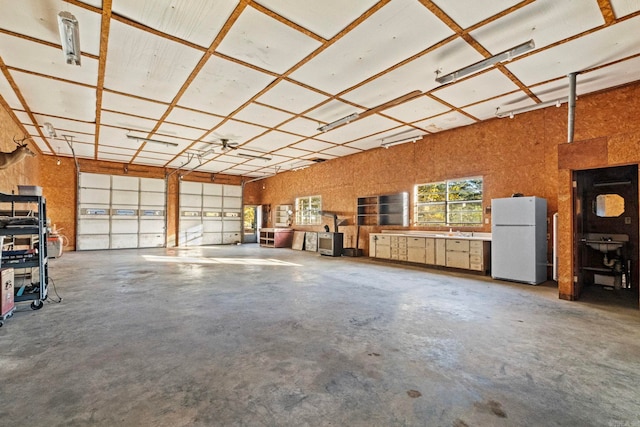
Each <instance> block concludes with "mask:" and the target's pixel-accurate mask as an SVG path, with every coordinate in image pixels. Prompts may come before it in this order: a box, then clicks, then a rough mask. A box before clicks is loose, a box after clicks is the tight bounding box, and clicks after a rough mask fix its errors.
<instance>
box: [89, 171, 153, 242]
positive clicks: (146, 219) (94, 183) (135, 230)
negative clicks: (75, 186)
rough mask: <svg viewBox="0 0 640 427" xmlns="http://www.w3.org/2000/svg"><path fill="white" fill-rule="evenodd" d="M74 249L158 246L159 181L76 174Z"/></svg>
mask: <svg viewBox="0 0 640 427" xmlns="http://www.w3.org/2000/svg"><path fill="white" fill-rule="evenodd" d="M79 183H80V185H79V187H80V188H79V192H78V241H77V249H78V250H90V249H121V248H151V247H162V246H164V243H165V212H164V210H165V184H164V180H162V179H153V178H137V177H131V176H117V175H102V174H95V173H80V176H79Z"/></svg>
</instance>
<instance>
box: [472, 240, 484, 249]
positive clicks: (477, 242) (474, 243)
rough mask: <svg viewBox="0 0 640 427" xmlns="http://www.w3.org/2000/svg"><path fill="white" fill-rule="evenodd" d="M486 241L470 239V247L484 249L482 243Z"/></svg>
mask: <svg viewBox="0 0 640 427" xmlns="http://www.w3.org/2000/svg"><path fill="white" fill-rule="evenodd" d="M483 243H484V242H483V241H482V240H469V248H471V249H473V248H477V249H482V244H483Z"/></svg>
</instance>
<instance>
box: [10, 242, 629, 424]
mask: <svg viewBox="0 0 640 427" xmlns="http://www.w3.org/2000/svg"><path fill="white" fill-rule="evenodd" d="M50 275H51V277H52V278H53V280H54V281H55V284H56V285H57V291H58V293H59V294H60V296H62V297H63V301H62V302H61V303H59V304H55V303H53V300H54V299H55V295H53V292H52V297H51V298H50V300H51V301H49V303H45V306H44V308H43V309H42V310H40V311H32V310H31V309H30V308H29V306H28V305H27V304H21V305H20V306H19V308H18V311H17V312H16V314H15V315H14V317H13V318H11V319H8V321H7V322H6V323H5V326H4V327H2V328H0V425H3V426H9V425H11V426H48V427H51V426H83V425H98V426H219V425H220V426H453V427H464V426H556V425H557V426H639V425H640V399H639V397H640V392H639V390H640V389H639V384H640V316H639V313H638V311H637V310H633V309H626V308H606V307H598V306H597V305H593V304H584V303H580V302H567V301H562V300H559V299H558V298H557V289H556V288H555V287H552V286H538V287H534V286H528V285H520V284H513V283H507V282H498V281H493V280H491V279H490V278H486V277H481V276H474V275H466V274H458V273H444V272H441V271H435V270H428V269H424V268H414V267H406V266H398V265H388V264H385V263H382V262H379V261H373V260H370V259H368V258H329V257H321V256H319V255H317V254H315V253H309V252H298V251H292V250H290V249H269V248H259V247H257V246H256V245H242V246H224V247H209V248H192V249H152V250H121V251H112V252H84V253H66V254H65V255H64V256H63V257H62V258H60V259H58V260H53V261H52V262H51V268H50ZM51 290H52V291H53V288H51Z"/></svg>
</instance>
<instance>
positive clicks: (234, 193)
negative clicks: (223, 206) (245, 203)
mask: <svg viewBox="0 0 640 427" xmlns="http://www.w3.org/2000/svg"><path fill="white" fill-rule="evenodd" d="M222 194H223V195H224V196H225V197H242V186H240V185H225V186H224V188H223V191H222Z"/></svg>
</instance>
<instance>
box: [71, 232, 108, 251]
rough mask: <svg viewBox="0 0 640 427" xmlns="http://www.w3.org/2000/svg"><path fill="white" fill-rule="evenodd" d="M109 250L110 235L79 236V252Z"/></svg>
mask: <svg viewBox="0 0 640 427" xmlns="http://www.w3.org/2000/svg"><path fill="white" fill-rule="evenodd" d="M96 249H109V235H108V234H106V235H87V236H80V235H79V236H78V250H79V251H89V250H96Z"/></svg>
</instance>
